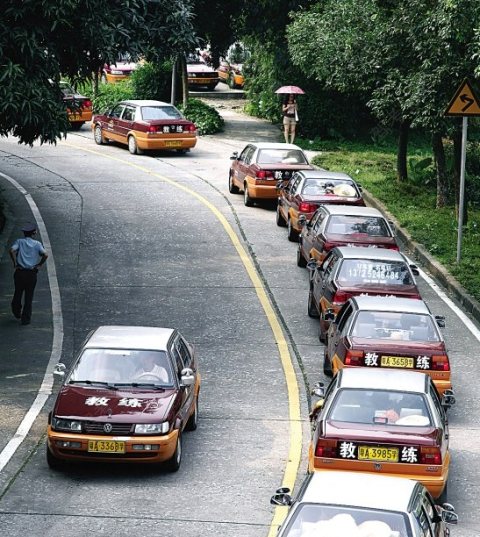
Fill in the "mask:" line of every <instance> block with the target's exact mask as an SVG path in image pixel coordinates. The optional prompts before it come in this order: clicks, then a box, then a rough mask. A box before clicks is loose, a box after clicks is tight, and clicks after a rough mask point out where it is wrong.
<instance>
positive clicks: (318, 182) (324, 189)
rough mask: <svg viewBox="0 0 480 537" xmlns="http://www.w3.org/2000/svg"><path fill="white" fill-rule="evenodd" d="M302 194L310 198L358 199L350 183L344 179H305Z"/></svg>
mask: <svg viewBox="0 0 480 537" xmlns="http://www.w3.org/2000/svg"><path fill="white" fill-rule="evenodd" d="M302 194H307V195H308V194H309V195H311V196H326V195H332V196H342V197H350V198H351V197H358V195H359V194H358V192H357V190H356V188H355V187H354V186H353V183H352V182H351V181H347V180H345V179H307V180H306V181H305V183H304V185H303V188H302Z"/></svg>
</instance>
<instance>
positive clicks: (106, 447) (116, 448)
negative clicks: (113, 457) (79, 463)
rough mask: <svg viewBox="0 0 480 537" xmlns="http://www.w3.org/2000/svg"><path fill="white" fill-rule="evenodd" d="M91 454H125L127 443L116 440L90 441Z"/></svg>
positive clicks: (89, 449)
mask: <svg viewBox="0 0 480 537" xmlns="http://www.w3.org/2000/svg"><path fill="white" fill-rule="evenodd" d="M88 451H89V452H90V453H125V442H117V441H116V440H89V441H88Z"/></svg>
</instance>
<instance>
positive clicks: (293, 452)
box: [62, 142, 302, 537]
mask: <svg viewBox="0 0 480 537" xmlns="http://www.w3.org/2000/svg"><path fill="white" fill-rule="evenodd" d="M62 145H66V146H68V147H72V148H75V149H79V150H81V151H87V152H88V153H92V154H94V155H98V156H101V157H103V158H108V159H111V160H115V161H117V162H120V163H122V164H126V165H127V166H131V167H132V168H136V169H138V170H140V171H142V172H144V173H147V174H149V175H151V176H153V177H156V178H158V179H161V180H162V181H164V182H165V183H168V184H170V185H172V186H174V187H175V188H178V189H180V190H183V191H184V192H186V193H187V194H189V195H191V196H193V197H194V198H196V199H197V200H198V201H200V203H202V204H203V205H205V206H206V207H207V208H208V209H210V211H211V212H212V213H213V214H214V215H215V217H216V218H217V219H218V220H219V222H220V223H221V224H222V226H223V228H224V229H225V231H226V233H227V235H228V236H229V238H230V240H231V241H232V244H233V246H234V247H235V249H236V251H237V253H238V255H239V257H240V259H241V260H242V263H243V265H244V267H245V270H246V271H247V274H248V276H249V278H250V280H251V282H252V283H253V287H254V288H255V292H256V293H257V296H258V300H259V301H260V304H261V305H262V308H263V311H264V312H265V316H266V317H267V320H268V322H269V324H270V327H271V329H272V332H273V336H274V338H275V341H276V343H277V347H278V352H279V355H280V361H281V364H282V368H283V373H284V376H285V380H286V383H287V393H288V408H289V421H290V445H289V450H288V461H287V464H286V466H285V473H284V476H283V481H282V487H288V488H290V489H291V490H293V487H294V485H295V480H296V477H297V472H298V467H299V465H300V460H301V456H302V424H301V414H300V398H299V391H298V382H297V377H296V375H295V369H294V367H293V361H292V357H291V355H290V352H289V350H288V344H287V342H286V340H285V338H284V335H283V331H282V328H281V326H280V322H279V321H278V317H277V315H276V314H275V311H274V309H273V307H272V305H271V303H270V300H269V299H268V295H267V293H266V291H265V287H264V285H263V283H262V281H261V279H260V277H259V275H258V272H257V270H256V269H255V265H254V264H253V262H252V260H251V258H250V256H249V255H248V253H247V252H246V250H245V248H244V247H243V246H242V243H241V242H240V240H239V239H238V237H237V234H236V233H235V231H234V230H233V228H232V226H231V225H230V223H229V222H228V220H227V219H226V218H225V216H224V215H223V214H222V213H221V212H220V211H219V210H218V209H217V208H216V207H215V205H213V204H212V203H211V202H210V201H208V200H207V199H206V198H205V197H204V196H202V195H200V194H198V193H197V192H195V191H194V190H192V189H191V188H189V187H186V186H184V185H182V184H180V183H177V182H176V181H174V180H173V179H169V178H168V177H165V176H163V175H161V174H159V173H156V172H153V171H151V170H149V169H148V168H145V167H144V166H140V165H138V164H134V163H132V162H128V161H126V160H124V159H121V158H118V157H113V156H111V155H105V154H104V153H101V152H99V151H95V150H93V149H86V148H84V147H81V146H77V145H74V144H70V143H67V142H63V143H62ZM286 513H287V508H285V507H277V508H276V509H275V513H274V516H273V520H272V523H271V526H270V531H269V533H268V537H273V536H274V535H275V534H276V531H277V526H278V525H280V524H281V523H282V521H283V519H284V518H285V515H286Z"/></svg>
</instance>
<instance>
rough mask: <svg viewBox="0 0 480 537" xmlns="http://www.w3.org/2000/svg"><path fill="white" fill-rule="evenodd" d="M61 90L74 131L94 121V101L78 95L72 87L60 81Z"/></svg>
mask: <svg viewBox="0 0 480 537" xmlns="http://www.w3.org/2000/svg"><path fill="white" fill-rule="evenodd" d="M60 90H61V92H62V95H63V102H64V103H65V106H66V108H67V114H68V121H69V122H70V126H71V128H72V129H73V130H78V129H80V127H81V126H82V125H83V124H84V123H85V122H86V121H90V120H91V119H92V115H93V112H92V110H93V108H92V101H91V100H90V99H89V98H88V97H85V95H81V94H80V93H77V92H76V91H75V90H74V89H73V88H72V86H71V85H70V84H69V83H68V82H65V81H63V80H62V81H60Z"/></svg>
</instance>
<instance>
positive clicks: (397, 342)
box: [324, 296, 452, 393]
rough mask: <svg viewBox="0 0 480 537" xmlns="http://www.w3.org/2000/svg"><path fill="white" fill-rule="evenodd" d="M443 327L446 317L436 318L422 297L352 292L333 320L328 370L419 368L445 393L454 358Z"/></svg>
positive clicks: (331, 371) (326, 367) (328, 353)
mask: <svg viewBox="0 0 480 537" xmlns="http://www.w3.org/2000/svg"><path fill="white" fill-rule="evenodd" d="M331 317H334V315H333V314H332V315H331ZM439 326H442V327H443V326H445V320H444V318H443V317H441V316H436V317H434V316H433V315H432V313H431V312H430V310H429V309H428V307H427V305H426V304H425V302H423V300H415V299H413V298H398V297H386V296H354V297H352V298H349V299H348V300H347V302H346V303H345V304H344V305H343V307H342V308H341V310H340V312H339V313H338V315H337V316H336V317H334V322H332V323H330V327H329V329H328V333H327V343H326V346H325V358H324V372H325V374H327V375H331V374H335V373H337V371H339V370H340V369H342V368H344V367H362V368H365V369H378V368H380V369H383V368H393V369H396V370H407V371H415V370H417V371H422V372H424V373H427V374H428V375H429V376H430V377H431V378H432V380H433V382H434V383H435V386H436V387H437V390H438V391H439V392H440V393H445V392H446V391H447V390H451V388H452V384H451V379H450V360H449V358H448V354H447V349H446V346H445V341H444V339H443V337H442V334H441V333H440V330H439Z"/></svg>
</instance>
